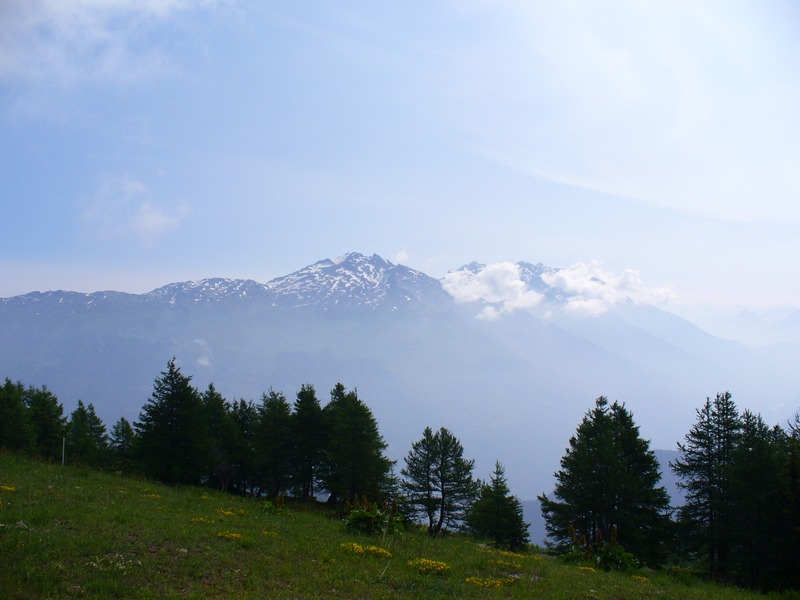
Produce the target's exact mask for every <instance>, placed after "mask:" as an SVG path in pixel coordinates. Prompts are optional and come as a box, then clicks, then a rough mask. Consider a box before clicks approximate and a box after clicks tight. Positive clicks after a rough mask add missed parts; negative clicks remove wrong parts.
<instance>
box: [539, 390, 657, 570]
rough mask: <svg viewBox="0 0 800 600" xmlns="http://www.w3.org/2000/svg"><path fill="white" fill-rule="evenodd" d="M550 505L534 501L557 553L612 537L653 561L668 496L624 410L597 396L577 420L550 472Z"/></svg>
mask: <svg viewBox="0 0 800 600" xmlns="http://www.w3.org/2000/svg"><path fill="white" fill-rule="evenodd" d="M555 478H556V488H555V491H554V497H555V498H556V499H557V500H556V499H553V500H551V499H550V498H548V497H547V495H542V496H539V500H540V502H541V505H542V514H543V516H544V518H545V521H546V528H547V532H548V535H549V537H550V538H551V539H552V540H554V541H555V543H556V545H557V546H559V547H561V548H562V549H565V548H567V547H568V546H570V545H571V544H572V543H573V542H574V541H575V540H574V537H575V536H576V534H577V536H578V537H579V538H580V537H582V538H583V540H584V543H585V544H586V545H587V546H589V545H591V544H597V543H600V542H602V541H606V542H608V541H609V540H613V539H616V540H617V541H618V542H619V543H620V544H621V545H622V546H624V547H625V548H626V549H627V550H628V551H629V552H632V553H633V554H634V555H636V556H637V557H638V558H640V559H641V560H644V561H646V562H648V563H655V562H657V561H658V560H659V559H660V558H661V554H662V552H663V551H664V550H665V546H666V545H667V544H666V542H667V540H666V539H665V538H666V535H667V528H668V521H669V519H668V512H669V497H668V495H667V492H666V491H665V489H664V488H663V487H660V486H658V483H659V481H660V479H661V474H660V472H659V465H658V460H657V459H656V457H655V454H654V453H653V452H652V451H651V450H650V449H649V442H647V441H646V440H643V439H642V438H641V437H640V436H639V428H638V427H637V426H636V425H635V424H634V421H633V417H632V415H631V414H630V412H629V411H628V410H627V409H626V408H625V407H624V405H621V404H618V403H617V402H614V403H613V404H611V405H609V404H608V400H607V399H606V398H604V397H602V396H601V397H600V398H598V399H597V400H596V402H595V408H594V409H592V410H591V411H589V412H588V413H587V414H586V415H585V416H584V418H583V420H582V421H581V423H580V425H579V426H578V429H577V431H576V434H575V435H574V436H573V437H571V438H570V440H569V448H567V451H566V453H565V455H564V456H563V457H562V458H561V470H559V471H557V472H556V474H555Z"/></svg>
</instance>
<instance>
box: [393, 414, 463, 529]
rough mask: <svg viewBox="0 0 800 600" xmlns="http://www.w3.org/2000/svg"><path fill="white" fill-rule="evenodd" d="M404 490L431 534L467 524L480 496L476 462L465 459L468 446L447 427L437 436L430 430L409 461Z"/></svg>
mask: <svg viewBox="0 0 800 600" xmlns="http://www.w3.org/2000/svg"><path fill="white" fill-rule="evenodd" d="M405 464H406V466H405V468H403V469H402V470H401V471H400V474H401V475H402V476H403V478H404V481H403V490H404V491H405V494H406V498H407V502H408V504H409V506H410V507H411V509H412V511H413V512H414V513H415V515H416V516H418V517H422V518H425V519H427V521H428V533H429V534H430V535H431V536H437V535H439V534H440V533H442V531H443V530H444V529H446V528H447V527H448V526H453V527H457V526H459V525H461V523H462V522H463V520H464V518H465V516H466V513H467V511H468V509H469V507H470V506H471V505H472V502H473V501H474V500H475V497H476V495H477V493H478V485H477V483H476V482H475V481H474V480H473V477H472V471H473V469H474V467H475V461H474V460H467V459H465V458H464V447H463V446H462V445H461V442H460V441H459V440H458V438H456V437H455V436H454V435H453V434H452V433H451V432H450V431H448V430H447V429H445V428H444V427H442V428H440V429H439V431H437V432H436V433H433V430H432V429H431V428H430V427H426V428H425V430H424V431H423V433H422V438H421V439H420V440H418V441H416V442H414V443H413V444H412V445H411V450H410V451H409V453H408V455H407V456H406V458H405Z"/></svg>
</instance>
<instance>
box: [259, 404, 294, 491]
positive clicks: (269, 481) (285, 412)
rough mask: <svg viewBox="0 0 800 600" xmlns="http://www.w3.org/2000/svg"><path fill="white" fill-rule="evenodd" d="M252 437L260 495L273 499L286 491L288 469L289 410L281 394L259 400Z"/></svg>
mask: <svg viewBox="0 0 800 600" xmlns="http://www.w3.org/2000/svg"><path fill="white" fill-rule="evenodd" d="M261 402H262V404H261V407H260V409H259V417H258V427H257V437H256V471H257V473H258V477H259V480H260V482H261V486H262V489H263V491H264V492H265V493H266V494H267V495H268V496H270V497H276V496H278V495H279V494H281V493H283V492H285V491H286V488H287V487H288V484H289V475H290V473H291V467H292V462H291V461H292V445H291V444H292V439H291V429H290V428H291V415H292V409H291V407H290V406H289V403H288V402H287V401H286V396H284V395H283V394H282V393H281V392H276V391H274V390H270V391H269V393H268V394H264V395H263V396H262V397H261Z"/></svg>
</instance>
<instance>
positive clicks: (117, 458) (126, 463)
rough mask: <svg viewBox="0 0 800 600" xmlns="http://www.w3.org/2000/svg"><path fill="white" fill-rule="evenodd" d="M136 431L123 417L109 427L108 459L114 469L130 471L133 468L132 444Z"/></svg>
mask: <svg viewBox="0 0 800 600" xmlns="http://www.w3.org/2000/svg"><path fill="white" fill-rule="evenodd" d="M135 437H136V432H135V431H134V430H133V426H132V425H131V424H130V422H129V421H128V420H127V419H126V418H125V417H120V418H119V419H118V420H117V422H116V423H114V426H113V427H112V428H111V435H110V436H109V440H108V447H109V460H110V461H111V465H112V466H113V467H114V468H115V469H119V470H121V471H132V470H133V468H134V455H133V453H134V445H135V443H136V440H135V439H134V438H135Z"/></svg>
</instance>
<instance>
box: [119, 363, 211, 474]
mask: <svg viewBox="0 0 800 600" xmlns="http://www.w3.org/2000/svg"><path fill="white" fill-rule="evenodd" d="M190 382H191V377H188V376H186V375H184V374H183V373H181V370H180V368H178V367H177V366H176V365H175V358H174V357H173V358H172V359H171V360H170V361H169V362H168V363H167V370H166V371H162V372H161V376H160V377H158V378H157V379H156V380H155V383H154V385H153V393H152V395H151V396H150V398H149V399H148V401H147V402H146V403H145V405H144V407H143V408H142V411H141V413H140V414H139V422H137V423H135V429H136V434H137V435H136V440H137V452H136V453H137V457H138V459H139V461H140V463H141V465H142V468H143V469H144V472H145V473H146V474H147V475H149V476H151V477H154V478H155V479H158V480H160V481H163V482H165V483H187V484H197V483H200V482H201V481H202V478H203V476H204V475H205V473H206V471H207V464H208V460H207V459H208V453H207V449H208V428H207V424H206V419H205V413H204V410H203V402H202V400H201V398H200V394H198V392H197V390H196V389H195V388H194V387H192V385H191V383H190Z"/></svg>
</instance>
